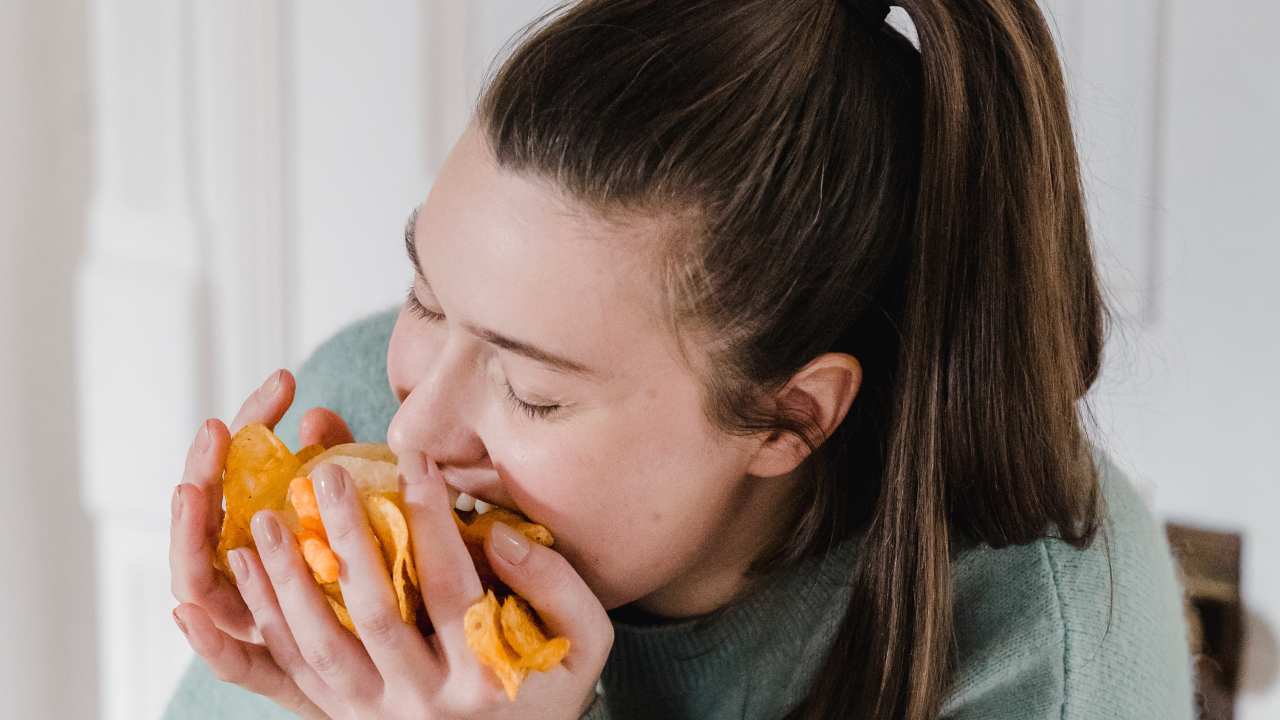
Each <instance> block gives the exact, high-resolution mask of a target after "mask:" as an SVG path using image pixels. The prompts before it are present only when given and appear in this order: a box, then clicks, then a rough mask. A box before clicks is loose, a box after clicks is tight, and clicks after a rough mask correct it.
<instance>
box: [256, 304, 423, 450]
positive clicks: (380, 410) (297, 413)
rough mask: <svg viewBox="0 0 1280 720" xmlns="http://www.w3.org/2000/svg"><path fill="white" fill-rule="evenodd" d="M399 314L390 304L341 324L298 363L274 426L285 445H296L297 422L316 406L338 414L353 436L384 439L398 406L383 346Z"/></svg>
mask: <svg viewBox="0 0 1280 720" xmlns="http://www.w3.org/2000/svg"><path fill="white" fill-rule="evenodd" d="M397 313H398V309H397V308H390V309H387V310H382V311H379V312H376V313H373V314H371V315H368V316H365V317H363V318H360V319H359V320H355V321H353V322H351V323H349V324H347V325H345V326H343V327H342V328H341V329H339V330H338V331H337V332H336V333H334V334H333V335H332V336H331V337H329V338H328V339H327V340H325V341H324V342H323V343H321V344H320V345H319V347H317V348H316V349H315V350H314V351H313V352H312V353H311V355H310V356H309V357H308V358H307V359H306V361H304V362H303V363H302V366H301V367H299V368H298V370H297V372H296V374H295V375H296V378H297V381H298V382H297V392H296V394H295V395H294V399H293V405H292V406H291V407H290V408H289V411H288V412H287V413H285V416H284V417H283V418H282V419H281V420H280V423H279V424H278V425H277V427H276V433H277V434H278V435H279V436H280V438H281V439H282V440H284V442H285V444H286V445H288V446H289V447H292V448H296V447H297V446H298V444H299V442H298V423H299V422H300V421H301V420H302V415H303V414H304V413H306V411H307V410H310V409H311V408H313V407H317V406H319V407H326V408H329V409H330V410H332V411H334V412H336V413H338V415H340V416H342V418H343V419H344V420H346V421H347V424H348V426H350V428H351V432H352V434H354V435H355V438H356V440H358V441H360V442H385V440H386V434H387V425H388V424H389V423H390V422H391V417H392V416H393V415H395V411H396V409H397V408H398V407H399V404H400V403H399V401H398V400H397V399H396V397H395V395H393V394H392V392H391V383H390V381H389V380H388V379H387V344H388V343H389V342H390V340H391V331H392V329H393V328H394V327H395V322H396V315H397Z"/></svg>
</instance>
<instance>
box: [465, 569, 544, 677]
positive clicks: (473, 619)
mask: <svg viewBox="0 0 1280 720" xmlns="http://www.w3.org/2000/svg"><path fill="white" fill-rule="evenodd" d="M462 623H463V625H462V626H463V628H464V634H465V635H466V637H467V647H469V648H471V652H473V653H475V654H476V657H477V658H479V660H480V663H481V664H483V665H484V666H485V667H487V668H489V669H490V670H493V672H494V674H496V675H497V676H498V680H499V681H501V682H502V689H503V690H505V691H506V693H507V699H508V700H512V701H514V700H515V699H516V693H517V692H519V690H520V683H522V682H524V678H525V676H526V675H528V673H529V671H528V670H526V669H525V668H521V667H516V663H517V662H518V660H519V656H518V655H516V653H515V651H514V650H512V649H511V647H510V646H509V645H507V642H506V640H505V639H504V638H503V636H502V632H501V630H500V626H499V623H498V599H497V598H496V597H495V596H494V594H493V591H492V590H489V591H487V592H486V593H485V596H484V597H483V598H481V600H480V601H479V602H477V603H476V604H474V605H472V606H471V607H469V608H467V614H466V616H464V617H463V621H462Z"/></svg>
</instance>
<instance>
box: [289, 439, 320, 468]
mask: <svg viewBox="0 0 1280 720" xmlns="http://www.w3.org/2000/svg"><path fill="white" fill-rule="evenodd" d="M322 452H324V446H323V445H319V444H312V445H308V446H306V447H304V448H302V449H301V450H299V451H298V452H296V453H294V455H297V456H298V462H300V463H302V464H303V465H305V464H307V463H308V462H309V461H310V460H311V458H313V457H315V456H317V455H319V454H320V453H322Z"/></svg>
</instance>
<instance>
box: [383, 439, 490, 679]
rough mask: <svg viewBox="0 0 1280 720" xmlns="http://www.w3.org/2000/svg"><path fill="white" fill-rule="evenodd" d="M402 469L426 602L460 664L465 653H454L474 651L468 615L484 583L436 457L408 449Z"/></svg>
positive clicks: (401, 461)
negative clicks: (466, 631)
mask: <svg viewBox="0 0 1280 720" xmlns="http://www.w3.org/2000/svg"><path fill="white" fill-rule="evenodd" d="M399 471H400V489H401V496H402V497H403V498H404V504H405V510H406V511H407V512H408V515H409V517H408V518H407V519H408V521H409V538H410V545H412V546H413V548H414V553H413V555H414V558H413V560H414V565H415V569H416V570H417V571H418V582H419V584H420V585H421V588H422V602H423V604H424V605H425V606H426V610H427V616H428V617H429V618H431V624H432V625H433V626H435V629H436V633H437V634H438V635H439V636H440V641H441V643H442V645H443V646H444V648H445V651H446V655H447V658H446V660H447V661H448V663H449V664H450V665H451V666H456V665H457V663H458V661H459V658H458V657H456V656H454V655H453V653H465V654H466V655H469V654H470V653H469V652H468V651H467V649H466V640H465V638H464V637H463V632H462V620H463V617H464V616H465V615H466V612H467V608H468V607H470V606H471V605H472V604H473V603H475V602H476V601H477V600H479V599H480V598H481V597H482V596H483V595H484V588H483V587H481V585H480V576H479V575H478V574H477V573H476V566H475V563H474V562H473V561H472V559H471V553H470V552H469V551H468V550H467V546H466V544H465V543H464V542H463V541H462V535H461V534H460V533H459V532H458V526H457V523H456V522H455V521H454V516H453V508H452V506H451V505H450V503H449V491H448V488H447V487H446V486H445V484H444V476H443V475H441V474H440V468H439V467H437V466H436V463H435V461H434V460H430V459H428V458H427V457H426V456H424V455H423V454H422V453H420V452H411V453H407V454H405V455H401V456H400V457H399Z"/></svg>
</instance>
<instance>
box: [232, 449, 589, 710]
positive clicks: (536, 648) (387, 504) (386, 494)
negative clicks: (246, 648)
mask: <svg viewBox="0 0 1280 720" xmlns="http://www.w3.org/2000/svg"><path fill="white" fill-rule="evenodd" d="M326 462H330V463H334V464H336V465H340V466H342V467H343V468H345V469H346V470H347V473H348V474H349V475H350V477H351V478H352V479H353V481H354V484H355V486H356V490H357V492H359V494H360V499H361V502H362V504H363V505H364V509H365V516H366V517H367V518H368V520H369V528H370V530H371V532H372V536H373V539H374V543H375V544H376V545H377V547H378V548H379V552H380V553H381V554H382V557H383V561H384V564H385V565H386V567H387V571H388V574H389V576H390V579H391V585H392V587H393V588H394V590H395V594H396V598H397V601H398V603H399V609H400V616H401V618H402V619H403V620H404V621H405V622H406V623H408V624H411V625H416V626H417V627H418V628H419V629H420V630H422V631H423V632H431V631H433V627H432V624H431V619H430V618H429V617H428V616H427V613H426V612H421V611H420V610H421V608H422V606H423V598H422V594H421V588H420V585H419V578H418V575H417V568H416V567H415V565H414V561H413V548H412V546H411V539H410V535H409V523H408V520H407V514H406V511H405V508H404V504H403V500H402V498H401V495H400V482H399V474H398V471H397V466H396V456H395V454H394V453H392V452H391V449H390V448H389V447H388V446H387V445H384V444H377V443H346V444H343V445H336V446H334V447H332V448H329V449H328V450H325V449H323V448H321V447H320V446H319V445H308V446H307V447H305V448H302V449H301V450H299V451H298V453H297V454H296V455H295V454H293V453H291V452H289V449H288V448H287V447H286V446H285V445H284V443H282V442H280V439H279V438H278V437H276V435H275V433H273V432H272V431H271V430H270V429H269V428H267V427H266V426H265V425H248V426H245V427H244V428H242V429H241V430H240V431H239V432H237V433H236V436H235V437H234V438H232V441H231V448H230V449H229V450H228V452H227V461H226V465H225V467H224V478H223V491H224V501H225V503H226V515H225V520H224V522H223V527H222V533H221V536H220V537H219V541H218V553H217V558H216V560H215V564H216V565H217V566H218V567H219V569H221V570H222V571H223V572H224V573H226V574H227V575H228V576H230V575H231V573H230V570H229V569H228V568H227V566H226V552H227V551H228V550H230V549H232V548H236V547H240V546H246V545H247V546H249V547H254V542H253V536H252V534H251V533H250V532H249V520H250V519H251V518H252V517H253V514H254V513H256V512H257V511H259V510H264V509H269V510H274V511H276V512H278V513H279V515H280V518H281V520H282V521H283V522H284V524H285V525H286V526H287V527H288V528H289V530H290V531H292V532H293V533H294V535H295V536H296V537H297V540H298V545H299V547H300V548H301V550H302V554H303V557H304V558H305V559H306V561H307V564H308V566H309V567H310V568H311V570H312V573H313V576H314V579H315V580H316V582H317V584H318V585H319V587H320V589H321V590H322V592H323V593H324V596H325V600H326V601H327V602H328V603H329V606H330V608H332V609H333V613H334V616H335V617H336V618H337V619H338V622H339V623H340V624H341V625H342V626H343V627H345V628H346V629H347V630H349V631H351V632H352V633H353V634H355V635H356V636H357V637H359V632H358V631H357V630H356V627H355V624H354V623H353V622H352V619H351V615H350V613H349V612H348V611H347V608H346V602H345V600H344V598H343V596H342V588H341V586H340V585H339V583H338V575H339V562H338V558H337V555H336V554H335V553H334V552H333V549H332V548H331V547H330V546H329V544H328V535H327V533H326V532H325V530H324V523H323V519H322V518H321V515H320V509H319V504H318V503H317V502H316V497H315V489H314V487H313V485H312V481H311V476H310V475H311V472H312V471H313V470H314V469H315V468H316V467H318V466H319V465H321V464H322V463H326ZM453 518H454V522H455V524H456V525H457V527H458V532H459V534H460V535H461V536H462V538H463V541H464V544H465V545H466V547H467V550H468V551H469V552H470V554H471V556H472V558H473V560H474V561H475V565H476V571H477V574H478V575H479V577H480V579H481V583H482V586H483V587H484V588H485V591H486V594H485V596H484V598H482V599H481V600H479V601H478V602H476V603H475V604H473V605H472V606H471V607H470V608H468V610H467V614H466V617H465V619H464V634H465V636H466V639H467V645H468V646H469V647H470V648H471V650H472V652H474V653H475V654H476V656H477V657H478V658H479V659H480V660H481V662H482V663H483V664H485V665H486V666H487V667H490V668H491V669H492V670H493V672H494V673H495V674H496V675H497V677H498V678H499V680H500V681H501V682H502V685H503V689H504V690H505V692H506V694H507V697H508V698H510V699H512V700H514V699H515V697H516V694H517V692H518V691H519V688H520V685H521V683H523V681H524V679H525V677H526V676H527V674H528V672H529V671H530V670H538V671H547V670H550V669H551V668H553V667H555V666H556V665H557V664H558V663H560V662H561V661H562V660H563V659H564V657H565V655H566V654H567V653H568V651H569V640H568V639H567V638H563V637H556V638H550V639H548V638H547V637H546V632H545V630H544V628H543V627H542V625H541V623H540V621H539V620H538V618H537V615H536V613H535V612H534V611H533V609H532V608H531V607H530V606H529V604H528V603H527V602H525V601H524V600H523V599H522V598H520V597H519V596H518V595H515V594H514V593H512V592H510V588H508V587H507V586H506V585H505V584H504V583H503V582H502V581H501V579H500V578H498V576H497V575H496V574H495V573H494V572H493V569H492V568H491V567H489V562H488V559H487V557H486V555H485V553H484V538H485V536H486V535H487V534H488V533H489V531H490V529H491V528H492V526H493V523H495V522H503V523H506V524H508V525H510V526H511V527H513V528H515V529H516V530H517V531H518V532H520V533H522V534H524V535H525V537H527V538H529V539H530V540H531V541H533V542H536V543H538V544H540V545H544V546H546V547H550V546H551V545H552V543H553V542H554V539H553V537H552V535H551V533H550V532H549V531H548V530H547V529H546V528H545V527H543V526H542V525H538V524H536V523H531V522H528V521H527V520H526V519H525V518H524V517H523V516H521V515H519V514H517V513H514V512H511V511H509V510H504V509H502V508H493V509H492V510H490V511H489V512H487V513H484V514H475V513H467V518H466V519H464V518H463V517H461V516H459V514H458V513H457V512H456V511H455V512H453ZM499 597H501V598H503V602H502V603H501V604H499V602H498V598H499Z"/></svg>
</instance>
